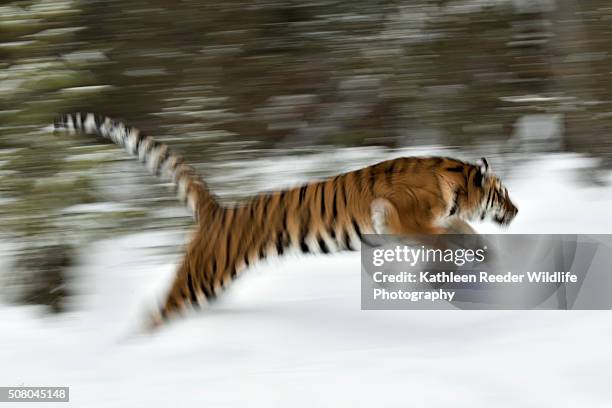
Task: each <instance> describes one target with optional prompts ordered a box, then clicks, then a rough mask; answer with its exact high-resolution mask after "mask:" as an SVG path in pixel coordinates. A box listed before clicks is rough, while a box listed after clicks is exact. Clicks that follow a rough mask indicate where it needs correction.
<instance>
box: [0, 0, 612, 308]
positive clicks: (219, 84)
mask: <svg viewBox="0 0 612 408" xmlns="http://www.w3.org/2000/svg"><path fill="white" fill-rule="evenodd" d="M611 23H612V7H611V6H610V5H609V4H608V2H607V1H603V0H601V1H597V0H590V1H581V2H578V1H574V0H563V1H554V0H531V1H527V0H489V1H486V0H464V1H459V0H455V1H424V0H423V1H420V0H416V1H384V0H381V1H372V0H367V1H347V2H343V1H325V0H323V1H316V2H314V1H313V2H308V1H306V2H304V1H301V0H300V1H284V0H266V1H240V0H239V1H234V0H229V1H224V2H217V1H195V0H194V1H190V0H183V1H180V2H168V1H162V0H160V1H155V0H149V1H140V0H123V1H93V0H83V1H68V0H66V1H59V0H57V1H56V0H41V1H13V2H10V1H9V2H4V5H2V6H1V7H0V186H1V187H0V220H1V223H0V224H1V225H0V233H1V234H2V236H3V237H4V238H5V240H6V241H9V242H10V244H12V245H11V253H13V254H14V255H17V259H16V264H15V265H14V267H15V268H24V269H27V270H33V269H36V268H46V267H49V268H50V269H57V270H60V269H62V268H63V267H65V266H68V265H70V264H71V262H72V258H73V257H74V254H72V253H71V251H72V248H71V247H72V246H74V245H75V244H77V243H80V242H83V240H90V239H92V238H93V237H97V238H100V237H106V236H109V235H111V236H112V235H115V234H120V233H125V232H126V231H134V230H138V229H143V228H151V229H160V228H166V227H168V228H176V227H177V226H186V225H189V224H190V220H189V219H188V218H186V217H185V213H181V212H180V210H179V209H177V208H178V206H177V205H175V200H174V198H173V196H172V194H169V192H168V190H167V189H164V188H163V187H160V185H159V184H157V181H156V180H154V179H153V178H152V177H148V176H147V175H146V174H145V172H144V171H142V170H141V169H140V168H139V167H138V164H137V163H132V162H131V160H130V159H129V158H128V157H127V156H126V155H125V154H123V152H120V151H119V150H118V149H117V148H115V147H114V146H109V145H104V144H100V142H99V141H96V140H95V139H93V138H91V137H82V136H80V137H66V136H62V137H57V136H53V135H49V134H45V133H43V132H41V131H40V129H41V127H43V126H44V125H46V124H48V123H50V121H52V119H53V118H54V116H55V115H56V114H58V113H63V112H70V111H94V112H100V113H104V114H107V115H109V116H113V117H116V118H118V119H122V120H124V121H126V122H128V123H130V124H133V125H134V126H137V127H139V128H141V129H143V130H144V131H146V132H147V133H148V134H151V135H155V136H157V137H159V139H160V140H162V141H165V142H167V143H168V144H170V145H171V146H172V147H173V148H174V149H175V150H176V151H178V152H180V153H182V154H183V155H185V156H186V157H187V159H188V160H189V161H190V162H192V163H195V164H196V165H198V167H199V168H200V169H201V170H202V173H203V174H205V175H206V177H207V179H209V180H210V182H211V184H212V186H213V187H214V188H215V190H216V191H218V192H219V194H220V195H221V196H223V197H226V198H228V199H230V200H233V199H239V198H241V197H242V196H245V195H248V194H251V193H252V192H254V191H257V190H260V189H269V188H271V187H270V180H269V177H267V178H264V179H262V174H267V175H270V173H272V175H274V174H276V175H277V179H278V180H279V181H285V182H286V180H287V177H289V178H290V179H295V178H296V177H298V178H300V180H299V181H304V180H308V179H311V178H313V177H316V176H321V175H328V174H333V173H334V172H336V171H339V170H345V167H346V169H352V168H356V167H358V166H359V165H360V164H362V163H359V162H357V163H356V162H355V160H354V159H353V158H346V157H344V156H342V155H340V156H339V157H336V158H335V159H334V160H329V159H328V158H326V159H325V160H323V162H324V164H321V163H317V164H316V165H311V166H308V165H305V164H304V160H306V162H308V157H310V158H311V161H312V160H314V161H316V158H317V157H318V154H319V153H325V152H328V153H329V152H342V151H344V150H343V149H346V148H347V147H358V148H364V147H368V146H370V147H378V148H379V150H378V151H380V149H387V150H393V149H401V148H406V147H418V146H438V147H444V148H447V149H449V148H452V149H455V150H458V151H461V152H469V153H463V156H466V158H468V159H474V158H476V157H480V156H486V155H488V156H489V157H491V156H492V155H493V157H494V159H493V160H494V161H495V157H496V156H500V157H502V158H505V160H503V162H502V163H501V164H500V163H497V164H498V166H497V167H496V168H495V170H496V171H497V172H498V173H500V172H501V173H502V174H503V173H504V172H505V171H506V170H507V168H511V167H512V159H513V158H514V159H518V160H521V159H523V158H524V157H525V156H524V155H525V154H526V153H533V152H578V153H583V154H586V155H589V156H592V157H596V158H598V159H599V160H597V162H596V163H595V164H594V169H590V171H591V173H589V174H588V175H587V177H585V178H584V179H585V180H587V182H594V183H600V182H601V177H599V176H598V174H599V173H597V171H598V170H606V169H608V168H609V167H610V166H612V159H611V158H612V139H611V138H610V132H611V130H612V81H611V79H612V77H611V72H612V54H611V53H610V44H611V43H612V25H611ZM353 151H355V149H353ZM365 151H366V152H367V151H368V150H367V149H365ZM370 151H371V150H370ZM447 154H451V155H459V156H461V155H462V153H457V152H455V153H453V152H450V153H447ZM363 155H364V156H365V157H364V158H363V159H362V161H363V162H364V163H363V164H366V163H368V161H371V158H370V156H371V155H368V154H367V153H364V154H363ZM292 156H299V157H296V158H295V161H292V159H291V157H292ZM266 159H267V160H266ZM282 159H284V160H286V161H288V162H289V163H288V168H287V169H284V170H282V169H275V168H274V167H270V165H271V163H278V161H279V160H282ZM250 160H251V161H252V160H254V161H253V162H250ZM292 162H293V163H295V166H296V167H295V168H293V166H292ZM248 163H251V165H250V166H249V164H248ZM298 163H303V164H302V165H300V164H298ZM504 164H505V167H504ZM500 166H501V167H500ZM279 171H280V172H282V171H286V173H287V174H278V172H279ZM95 203H105V204H104V205H95ZM59 274H60V273H59V272H58V273H57V274H56V273H53V274H48V276H47V278H48V279H51V280H56V279H60V276H59ZM55 275H58V276H55ZM8 280H9V281H11V279H8ZM13 283H17V282H13ZM56 293H57V297H58V299H59V298H60V297H62V296H63V290H61V291H58V292H56ZM39 295H41V294H38V295H33V294H32V296H33V297H39ZM28 296H29V295H28ZM45 302H47V303H51V304H52V305H53V310H59V308H61V307H60V305H59V303H57V302H58V300H57V299H55V296H54V298H53V299H47V300H45Z"/></svg>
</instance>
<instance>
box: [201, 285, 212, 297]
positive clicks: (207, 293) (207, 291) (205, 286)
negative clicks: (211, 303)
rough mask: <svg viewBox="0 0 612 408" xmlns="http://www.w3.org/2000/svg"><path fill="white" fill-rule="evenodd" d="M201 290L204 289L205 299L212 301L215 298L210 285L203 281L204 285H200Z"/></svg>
mask: <svg viewBox="0 0 612 408" xmlns="http://www.w3.org/2000/svg"><path fill="white" fill-rule="evenodd" d="M200 288H201V289H202V292H203V293H204V297H205V298H206V299H212V298H213V297H214V296H213V294H212V291H211V290H210V289H209V288H208V285H206V282H204V281H202V285H200Z"/></svg>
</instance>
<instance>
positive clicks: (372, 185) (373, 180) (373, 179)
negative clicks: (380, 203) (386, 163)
mask: <svg viewBox="0 0 612 408" xmlns="http://www.w3.org/2000/svg"><path fill="white" fill-rule="evenodd" d="M375 187H376V173H375V172H374V169H372V170H370V194H372V195H374V188H375Z"/></svg>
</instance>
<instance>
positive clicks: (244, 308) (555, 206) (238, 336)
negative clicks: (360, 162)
mask: <svg viewBox="0 0 612 408" xmlns="http://www.w3.org/2000/svg"><path fill="white" fill-rule="evenodd" d="M375 159H376V160H378V159H379V157H375ZM525 161H526V162H527V163H528V164H527V165H525V166H522V167H520V168H519V169H518V171H516V172H513V173H511V174H509V176H508V181H507V185H508V186H509V190H510V191H511V195H512V197H513V199H514V200H515V201H516V203H517V204H518V206H519V208H520V213H519V215H518V217H517V219H516V220H515V223H513V224H512V226H511V227H510V228H509V229H507V230H506V231H505V232H508V233H523V232H525V233H544V232H563V233H578V232H580V233H606V232H609V231H610V227H612V223H611V221H610V217H609V208H611V205H612V189H610V188H607V187H601V186H599V187H595V186H593V187H591V186H588V185H584V184H583V183H581V182H580V178H579V177H578V175H579V172H577V171H576V169H578V168H585V167H586V168H588V167H589V166H590V165H591V162H590V161H589V160H588V159H585V158H582V157H580V156H575V155H553V156H538V157H533V158H532V159H529V160H525ZM504 179H506V178H504ZM476 228H477V229H478V230H479V231H482V232H496V231H498V229H497V227H496V226H494V225H491V224H479V225H476ZM177 239H179V240H180V238H177V233H175V232H164V231H162V232H140V233H134V234H130V235H126V236H123V237H121V238H118V239H112V240H103V241H98V242H93V243H90V244H87V245H85V246H84V247H83V248H82V251H81V261H80V265H79V266H77V267H75V269H74V270H73V271H72V272H73V273H74V276H75V281H76V290H77V293H78V295H77V296H75V297H74V299H73V301H74V305H73V307H72V311H71V312H69V313H66V314H63V315H59V316H48V315H43V314H42V313H41V310H40V309H38V308H36V307H30V306H28V307H26V306H8V305H3V306H0V333H1V334H0V362H1V364H2V365H1V367H2V369H0V385H3V386H8V385H20V384H23V385H47V386H50V385H56V386H64V385H65V386H70V387H71V393H70V398H71V404H69V405H71V406H76V407H119V406H129V407H168V406H177V407H180V406H188V405H189V406H207V407H236V406H267V407H287V406H291V407H311V406H330V407H336V406H340V407H345V406H346V407H361V406H375V407H378V406H385V407H395V406H397V407H406V406H417V407H422V406H426V407H446V406H455V407H463V406H469V407H491V406H495V407H511V408H516V407H542V406H557V407H569V406H588V407H594V408H595V407H608V406H610V401H611V400H612V390H611V389H610V387H609V374H608V373H609V370H610V366H611V365H612V353H611V352H610V346H609V345H610V343H611V342H612V324H611V323H612V316H611V315H610V313H609V312H608V311H597V312H584V311H580V312H579V311H569V312H568V311H362V310H360V282H359V276H360V261H359V254H355V253H343V254H338V255H333V256H309V257H297V256H292V257H288V258H285V259H280V260H273V261H270V262H267V263H264V264H260V265H259V266H258V267H256V268H254V269H253V270H251V271H248V273H245V274H244V275H243V276H242V277H241V278H240V279H238V280H237V281H236V282H235V284H234V286H233V287H232V288H230V290H228V291H227V292H226V293H225V296H223V297H222V298H221V300H220V301H219V302H218V303H217V304H215V305H214V306H212V307H210V308H209V309H208V310H202V311H199V312H196V313H191V314H190V315H189V316H186V317H185V318H183V319H181V320H178V321H176V322H174V323H172V324H170V325H169V326H167V327H165V328H164V329H163V330H161V331H159V332H157V333H155V334H153V335H138V334H134V332H133V329H134V328H135V325H136V322H137V321H138V319H139V318H141V317H142V316H143V315H144V313H145V311H146V310H148V309H150V308H151V307H154V305H155V303H156V301H157V300H156V299H157V298H158V297H159V294H160V293H163V291H164V288H166V287H167V286H168V285H169V283H170V281H171V279H172V275H173V272H174V268H175V267H176V264H177V263H178V262H179V260H180V254H177V255H176V256H169V255H167V254H163V253H162V252H161V251H160V249H159V248H160V247H163V245H167V244H168V243H171V242H176V240H177ZM184 239H185V240H186V239H187V237H184ZM0 261H1V264H0V267H1V266H4V267H6V263H5V260H0ZM55 405H57V406H67V405H66V404H53V403H48V404H47V405H45V406H49V407H52V406H55ZM6 406H7V407H9V406H11V405H10V404H6ZM19 406H22V405H19ZM23 406H27V404H26V405H23Z"/></svg>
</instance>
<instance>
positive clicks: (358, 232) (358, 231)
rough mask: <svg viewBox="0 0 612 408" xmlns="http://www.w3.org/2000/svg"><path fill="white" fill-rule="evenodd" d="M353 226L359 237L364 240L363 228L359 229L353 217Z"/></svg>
mask: <svg viewBox="0 0 612 408" xmlns="http://www.w3.org/2000/svg"><path fill="white" fill-rule="evenodd" d="M352 221H353V228H355V233H356V234H357V237H358V238H359V240H360V241H363V236H362V235H361V229H359V225H358V224H357V221H356V220H355V219H354V218H353V220H352Z"/></svg>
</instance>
